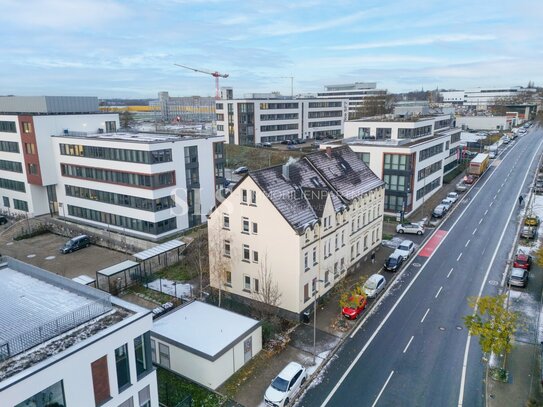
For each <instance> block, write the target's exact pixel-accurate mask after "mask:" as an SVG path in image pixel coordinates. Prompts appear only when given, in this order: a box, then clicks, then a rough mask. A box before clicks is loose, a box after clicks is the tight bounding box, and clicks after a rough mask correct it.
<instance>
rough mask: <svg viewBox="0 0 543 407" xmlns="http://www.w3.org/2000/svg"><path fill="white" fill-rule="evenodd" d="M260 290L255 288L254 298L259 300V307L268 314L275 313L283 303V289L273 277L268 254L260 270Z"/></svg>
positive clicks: (261, 263)
mask: <svg viewBox="0 0 543 407" xmlns="http://www.w3.org/2000/svg"><path fill="white" fill-rule="evenodd" d="M258 285H259V287H258V290H255V292H254V294H253V298H254V299H255V300H256V301H258V302H259V304H260V305H259V308H260V309H261V311H262V313H263V314H265V315H266V316H272V315H274V314H275V308H277V307H279V305H280V304H281V291H280V290H279V284H278V283H277V281H275V280H274V278H273V273H272V270H271V267H269V266H268V255H267V254H266V255H265V256H264V258H263V259H262V261H261V262H260V268H259V270H258Z"/></svg>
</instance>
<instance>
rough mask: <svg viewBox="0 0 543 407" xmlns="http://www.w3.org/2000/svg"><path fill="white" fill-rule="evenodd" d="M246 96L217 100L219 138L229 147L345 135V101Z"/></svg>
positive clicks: (273, 94)
mask: <svg viewBox="0 0 543 407" xmlns="http://www.w3.org/2000/svg"><path fill="white" fill-rule="evenodd" d="M247 96H249V97H248V98H246V99H231V100H218V101H216V111H217V135H219V136H222V137H224V140H225V142H226V143H228V144H238V145H255V144H259V143H276V142H281V141H283V140H308V139H317V140H322V139H326V138H339V137H340V136H341V134H342V129H343V116H344V111H345V109H346V105H345V102H344V101H343V100H334V99H330V100H322V99H294V98H290V97H284V96H281V95H279V94H278V93H268V94H263V93H258V94H250V95H247ZM253 96H254V97H255V98H253Z"/></svg>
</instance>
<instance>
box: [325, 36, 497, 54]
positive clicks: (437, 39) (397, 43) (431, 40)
mask: <svg viewBox="0 0 543 407" xmlns="http://www.w3.org/2000/svg"><path fill="white" fill-rule="evenodd" d="M495 39H496V37H495V36H494V35H477V34H445V35H433V36H426V37H416V38H407V39H399V40H391V41H377V42H363V43H358V44H349V45H337V46H332V47H329V49H332V50H356V49H372V48H390V47H406V46H417V45H432V44H438V43H453V42H473V41H492V40H495Z"/></svg>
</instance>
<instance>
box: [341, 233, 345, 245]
mask: <svg viewBox="0 0 543 407" xmlns="http://www.w3.org/2000/svg"><path fill="white" fill-rule="evenodd" d="M343 246H345V231H344V230H342V231H341V247H343Z"/></svg>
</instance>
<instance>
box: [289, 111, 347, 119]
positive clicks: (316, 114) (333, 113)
mask: <svg viewBox="0 0 543 407" xmlns="http://www.w3.org/2000/svg"><path fill="white" fill-rule="evenodd" d="M341 116H343V112H342V111H341V110H331V111H323V112H308V113H307V117H308V118H310V119H320V118H324V117H341ZM296 118H298V117H296Z"/></svg>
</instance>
